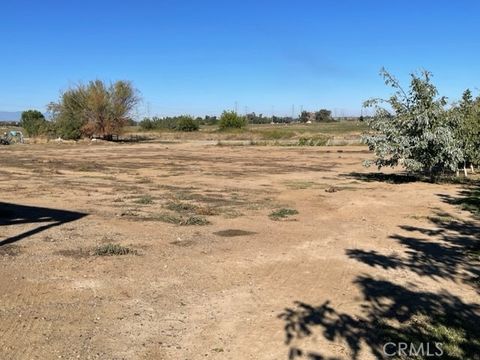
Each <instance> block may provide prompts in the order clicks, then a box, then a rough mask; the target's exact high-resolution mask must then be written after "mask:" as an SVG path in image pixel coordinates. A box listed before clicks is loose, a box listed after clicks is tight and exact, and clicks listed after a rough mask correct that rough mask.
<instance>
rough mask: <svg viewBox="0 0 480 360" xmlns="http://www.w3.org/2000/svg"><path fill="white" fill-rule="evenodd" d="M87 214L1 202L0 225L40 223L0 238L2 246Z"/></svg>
mask: <svg viewBox="0 0 480 360" xmlns="http://www.w3.org/2000/svg"><path fill="white" fill-rule="evenodd" d="M86 215H87V214H84V213H80V212H74V211H66V210H58V209H49V208H43V207H36V206H25V205H18V204H11V203H3V202H0V227H2V226H9V225H20V224H38V226H37V227H35V228H33V229H31V230H28V231H25V232H22V233H20V234H18V235H14V236H11V237H8V238H5V239H2V240H0V246H3V245H8V244H12V243H15V242H17V241H19V240H22V239H25V238H27V237H29V236H32V235H34V234H37V233H39V232H42V231H44V230H47V229H49V228H52V227H55V226H59V225H62V224H65V223H69V222H72V221H75V220H78V219H81V218H83V217H84V216H86Z"/></svg>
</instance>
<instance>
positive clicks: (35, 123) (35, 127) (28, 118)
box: [20, 110, 48, 136]
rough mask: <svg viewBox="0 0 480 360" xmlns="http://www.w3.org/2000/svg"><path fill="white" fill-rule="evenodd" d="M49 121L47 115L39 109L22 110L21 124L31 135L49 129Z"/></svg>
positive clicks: (36, 134)
mask: <svg viewBox="0 0 480 360" xmlns="http://www.w3.org/2000/svg"><path fill="white" fill-rule="evenodd" d="M47 125H48V122H47V120H45V116H43V114H42V113H41V112H40V111H38V110H27V111H24V112H22V117H21V120H20V126H21V127H22V128H23V129H24V130H25V132H26V133H27V134H28V135H29V136H38V135H41V134H43V133H45V132H46V131H47V128H48V126H47Z"/></svg>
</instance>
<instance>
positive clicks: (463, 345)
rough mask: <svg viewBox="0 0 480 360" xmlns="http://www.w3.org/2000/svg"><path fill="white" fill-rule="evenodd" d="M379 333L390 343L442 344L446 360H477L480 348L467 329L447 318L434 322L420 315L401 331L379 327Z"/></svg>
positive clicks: (420, 356)
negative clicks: (476, 351)
mask: <svg viewBox="0 0 480 360" xmlns="http://www.w3.org/2000/svg"><path fill="white" fill-rule="evenodd" d="M378 330H379V331H380V332H381V335H382V337H383V338H384V339H385V340H386V341H392V342H396V341H402V342H406V343H411V344H416V345H417V346H419V345H420V344H422V343H430V344H432V343H440V344H442V350H443V356H442V359H452V360H463V359H475V357H474V355H475V354H474V351H475V349H476V348H478V346H480V340H478V339H472V338H471V336H470V334H469V333H468V332H467V331H466V330H467V328H465V327H464V326H462V325H456V324H455V322H453V321H452V320H451V319H448V318H447V317H440V318H430V317H428V316H426V315H423V314H417V315H414V316H413V317H412V319H411V320H409V321H408V322H406V323H405V324H404V326H402V327H401V328H393V327H389V326H385V327H382V326H379V327H378ZM472 340H473V341H472ZM430 357H431V356H428V355H423V356H422V355H421V354H420V355H418V356H416V357H415V359H418V360H426V359H429V358H430ZM401 358H402V359H406V358H404V357H401ZM409 359H410V357H409Z"/></svg>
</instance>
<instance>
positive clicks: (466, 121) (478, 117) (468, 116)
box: [453, 89, 480, 174]
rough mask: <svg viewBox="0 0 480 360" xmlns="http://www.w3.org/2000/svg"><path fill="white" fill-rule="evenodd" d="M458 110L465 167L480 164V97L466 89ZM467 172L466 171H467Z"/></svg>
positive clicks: (459, 135)
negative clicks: (475, 96)
mask: <svg viewBox="0 0 480 360" xmlns="http://www.w3.org/2000/svg"><path fill="white" fill-rule="evenodd" d="M453 111H456V112H457V114H458V118H459V127H458V137H459V140H460V141H461V143H462V147H463V153H464V157H465V159H464V168H466V166H467V165H470V166H471V167H472V170H473V167H474V166H478V165H479V164H480V97H477V98H476V99H473V97H472V93H471V91H470V90H468V89H467V90H465V92H464V93H463V96H462V100H461V102H460V104H459V105H458V107H457V108H455V109H454V110H453ZM465 174H466V172H465Z"/></svg>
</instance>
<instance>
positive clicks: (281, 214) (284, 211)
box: [268, 208, 298, 220]
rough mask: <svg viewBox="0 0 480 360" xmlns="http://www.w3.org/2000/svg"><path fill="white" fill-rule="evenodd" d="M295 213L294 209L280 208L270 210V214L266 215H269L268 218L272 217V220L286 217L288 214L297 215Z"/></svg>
mask: <svg viewBox="0 0 480 360" xmlns="http://www.w3.org/2000/svg"><path fill="white" fill-rule="evenodd" d="M297 214H298V211H297V210H295V209H290V208H281V209H278V210H275V211H272V212H271V213H270V215H268V216H269V217H270V219H272V220H281V219H286V218H288V217H289V216H292V215H297Z"/></svg>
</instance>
